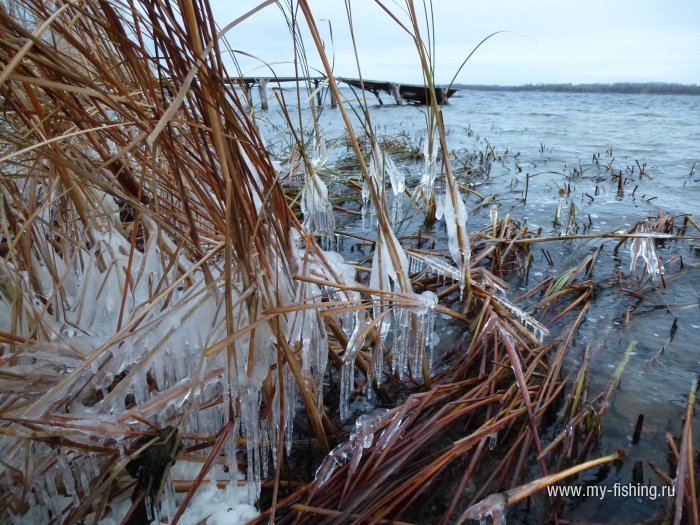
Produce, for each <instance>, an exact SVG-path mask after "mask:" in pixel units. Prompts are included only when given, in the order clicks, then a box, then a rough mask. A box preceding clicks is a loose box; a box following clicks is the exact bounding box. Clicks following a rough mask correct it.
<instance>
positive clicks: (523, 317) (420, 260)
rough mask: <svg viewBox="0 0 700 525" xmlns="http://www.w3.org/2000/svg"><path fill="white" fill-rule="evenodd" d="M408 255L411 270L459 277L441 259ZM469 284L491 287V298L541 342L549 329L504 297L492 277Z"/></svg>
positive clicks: (502, 291) (417, 254) (452, 277)
mask: <svg viewBox="0 0 700 525" xmlns="http://www.w3.org/2000/svg"><path fill="white" fill-rule="evenodd" d="M409 256H410V259H411V264H410V267H411V268H412V270H413V271H420V269H425V270H426V271H429V272H431V273H433V274H434V275H437V276H439V277H444V278H450V279H452V280H453V281H457V280H458V279H459V278H460V273H459V272H458V270H456V269H455V268H453V267H452V266H450V265H449V264H447V263H446V262H445V261H443V260H442V259H438V258H437V257H433V256H431V255H426V254H422V253H417V252H409ZM471 285H472V286H475V287H478V288H481V289H482V290H487V289H491V290H492V291H493V292H495V293H492V294H490V295H491V299H492V300H493V301H494V302H496V303H498V304H499V305H500V306H501V307H503V308H504V309H506V310H508V311H509V312H510V313H511V314H513V315H514V316H515V318H516V319H517V320H518V322H519V323H520V324H521V325H523V327H525V328H526V329H527V330H529V331H530V333H532V334H533V335H534V336H535V337H536V338H537V339H538V340H539V341H540V342H542V341H543V340H544V337H545V336H546V335H548V334H549V330H548V329H547V327H546V326H544V325H543V324H542V323H540V322H539V321H538V320H537V319H535V318H534V317H532V316H531V315H530V314H528V313H527V312H524V311H523V310H522V309H521V308H519V307H518V306H516V305H514V304H513V303H512V302H510V301H509V300H508V298H507V297H506V290H505V288H503V287H501V286H499V285H498V284H496V283H495V282H494V280H493V279H492V278H491V279H479V280H476V279H471Z"/></svg>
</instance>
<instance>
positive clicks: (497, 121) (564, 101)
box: [262, 91, 700, 523]
mask: <svg viewBox="0 0 700 525" xmlns="http://www.w3.org/2000/svg"><path fill="white" fill-rule="evenodd" d="M346 93H347V94H348V96H350V95H351V94H350V91H346ZM286 96H287V98H290V97H289V94H287V95H286ZM368 102H369V104H370V111H371V115H372V121H373V125H374V128H375V130H376V132H377V134H378V135H379V136H380V137H381V136H382V135H397V134H403V135H404V136H406V137H408V139H410V140H411V141H412V142H413V143H415V144H419V143H420V142H421V141H422V140H423V137H424V135H425V129H426V122H425V117H424V113H423V110H422V109H421V108H418V107H412V106H396V105H395V104H393V101H392V100H390V99H388V98H386V99H385V105H384V106H381V107H380V106H378V105H377V104H376V99H374V97H373V96H371V95H369V98H368ZM291 112H292V117H293V119H294V121H295V122H296V117H295V114H296V113H295V111H294V108H292V109H291ZM302 115H303V116H304V118H305V126H307V127H308V128H310V126H311V122H312V121H311V119H310V118H309V117H310V115H309V111H308V109H306V108H305V109H303V110H302ZM444 116H445V123H446V129H447V133H448V140H449V148H450V150H453V151H455V152H456V154H457V159H456V160H454V161H453V165H454V166H455V167H458V166H459V165H460V161H462V162H465V163H471V164H472V165H473V166H474V167H475V168H477V174H476V175H472V176H470V177H467V178H464V179H463V182H465V183H470V184H471V185H472V186H473V187H474V188H475V189H476V190H477V191H478V192H480V193H481V194H482V195H489V194H492V193H495V194H496V201H495V202H496V204H497V205H498V207H499V215H500V216H503V215H504V214H505V213H511V214H512V216H514V217H515V218H516V219H518V220H522V221H527V222H528V224H529V225H530V227H531V228H533V227H534V226H540V227H542V233H543V235H558V234H559V231H560V228H559V227H558V226H554V225H553V224H552V222H553V217H554V210H555V209H556V207H557V205H558V203H559V190H560V189H561V188H564V187H567V188H568V187H569V185H570V189H571V193H570V196H569V197H568V198H567V199H566V205H567V206H568V204H569V202H573V203H574V204H575V206H576V218H577V219H576V221H577V224H578V233H599V232H605V231H611V230H617V229H618V228H625V229H627V228H629V227H630V226H632V225H633V224H634V223H636V222H637V221H639V220H641V219H644V218H645V217H647V216H656V215H657V213H659V210H660V209H661V210H663V212H664V213H670V214H683V213H691V214H693V216H694V217H695V219H696V221H697V220H698V212H700V97H691V96H658V95H656V96H655V95H606V94H566V93H508V92H503V93H499V92H477V91H462V92H458V93H457V95H455V96H454V97H453V98H452V99H451V100H450V104H449V105H448V106H446V107H445V109H444ZM263 118H264V119H265V120H266V121H267V122H263V123H262V127H263V129H264V133H265V135H266V136H267V137H268V139H269V142H270V146H271V148H272V150H273V151H278V152H280V153H282V152H283V151H284V149H285V147H286V146H287V145H288V144H287V142H286V139H282V137H284V133H282V134H280V133H279V129H283V128H284V126H283V123H282V117H281V114H280V112H279V110H278V108H277V106H276V105H272V106H271V109H270V111H269V112H267V113H266V114H265V115H264V116H263ZM353 119H354V120H353V122H354V124H355V125H356V127H358V129H359V126H357V124H358V121H357V120H356V119H355V117H353ZM319 122H320V126H321V128H322V129H323V132H324V135H325V137H326V139H329V140H331V141H336V139H337V142H335V148H334V149H333V150H332V153H331V157H330V160H329V163H328V166H329V167H331V168H332V167H333V164H334V162H337V161H338V160H339V159H340V158H341V157H343V155H345V154H346V153H347V149H346V147H345V146H344V145H342V144H341V142H340V139H342V137H344V136H345V127H344V125H343V123H342V120H341V118H340V113H339V111H337V110H331V109H329V108H326V109H324V110H323V112H322V113H321V116H320V119H319ZM489 145H490V146H491V147H493V148H494V151H495V153H496V156H497V158H498V159H500V160H496V161H494V162H492V163H491V167H490V173H489V176H488V177H487V176H485V175H483V174H479V173H478V169H479V166H480V165H479V158H478V153H479V152H482V153H483V152H485V151H486V149H487V148H488V147H489ZM468 154H472V155H476V156H474V157H473V158H470V157H469V156H468ZM594 155H595V156H596V157H597V159H598V160H597V162H594ZM637 161H639V165H640V166H643V167H644V170H645V173H646V175H645V176H641V177H640V173H639V167H638V165H637ZM696 163H697V165H696ZM399 165H400V166H401V167H402V169H404V170H406V172H407V173H408V174H409V186H411V183H410V181H413V182H412V183H413V185H415V184H417V183H418V180H419V177H420V173H421V170H422V163H421V162H414V161H406V160H402V161H401V160H400V161H399ZM694 165H695V171H694V172H693V166H694ZM606 166H607V167H606ZM574 169H575V171H574ZM620 171H622V173H623V175H624V176H625V178H626V179H627V180H626V183H625V185H624V191H623V193H622V194H618V187H617V183H616V182H615V181H614V180H613V178H612V177H611V175H612V173H619V172H620ZM526 179H529V181H528V195H527V200H526V201H525V202H521V201H519V200H518V199H522V198H523V196H524V188H525V183H526ZM466 201H467V207H468V208H471V212H470V219H469V223H468V227H469V229H470V230H474V229H481V228H483V227H484V226H486V225H487V224H489V223H490V219H489V208H490V204H489V206H485V207H478V203H479V200H478V199H477V198H476V197H474V196H473V195H472V196H469V197H467V199H466ZM343 206H345V207H347V208H350V209H354V210H359V203H357V202H350V201H348V202H346V203H344V204H343ZM337 220H338V224H339V227H340V228H345V229H355V230H359V229H360V227H359V224H358V221H357V218H356V217H353V216H345V215H343V214H339V215H338V216H337ZM409 222H410V219H409ZM421 225H422V221H421V220H420V218H414V219H413V222H410V224H409V225H408V226H407V230H406V231H410V230H411V229H413V230H415V228H417V227H419V226H421ZM426 233H428V234H430V235H433V236H434V237H436V238H437V239H439V240H443V241H444V239H445V234H444V229H443V226H442V225H440V224H437V225H436V226H433V229H432V231H428V232H426ZM689 233H691V234H694V235H698V234H699V233H700V232H696V231H693V230H692V228H690V230H689ZM600 244H603V245H604V248H603V250H602V252H601V253H600V255H599V258H598V262H597V264H596V266H595V270H594V272H593V279H594V280H595V281H596V284H597V287H596V298H595V301H594V304H593V308H592V309H591V310H590V313H589V315H588V317H587V319H586V321H585V322H584V323H583V325H582V327H581V329H580V330H579V332H578V334H577V337H576V340H575V342H574V344H573V346H572V348H571V351H570V353H569V358H568V363H567V370H566V372H569V373H575V372H576V371H577V369H578V366H580V359H581V356H582V354H583V349H584V348H585V347H586V346H590V350H591V356H592V357H591V361H590V368H589V370H590V382H591V386H590V391H591V394H592V395H594V394H597V393H598V392H600V391H601V390H602V389H604V388H605V386H606V385H607V384H608V382H609V380H610V378H611V376H612V374H613V371H614V369H615V367H616V366H617V364H618V363H619V362H620V360H621V358H622V355H623V353H624V350H625V348H627V346H628V344H629V343H630V342H631V341H637V346H636V349H635V351H634V353H633V355H632V357H631V359H630V361H629V363H628V365H627V367H626V368H625V371H624V374H623V376H622V382H621V386H620V388H619V390H618V391H617V392H616V393H615V395H614V397H613V401H612V404H611V406H610V408H609V409H608V411H607V413H606V415H605V417H604V419H603V428H604V435H603V439H602V441H601V443H600V446H599V447H598V449H597V450H596V453H601V454H608V453H612V452H613V451H615V450H616V449H618V448H621V447H622V448H626V449H627V450H628V453H629V458H628V459H627V460H626V461H625V463H624V465H623V466H622V468H620V469H618V470H615V469H613V470H611V471H610V472H608V473H607V474H606V475H605V476H604V478H603V480H602V481H600V482H599V483H600V484H602V485H605V486H607V487H610V488H611V490H612V487H613V486H614V485H615V483H622V484H627V483H629V482H631V481H632V468H633V466H634V463H635V461H640V460H641V461H643V464H644V479H645V480H646V481H647V482H648V483H649V484H651V485H657V486H659V487H660V486H661V485H662V482H661V481H660V480H659V479H657V477H656V475H655V474H654V473H653V472H652V471H651V469H650V468H649V465H648V463H649V462H653V463H655V464H656V465H658V466H659V467H660V468H661V469H662V470H666V471H668V470H669V468H670V467H669V465H668V461H667V446H666V443H665V435H666V433H670V434H672V435H673V436H675V437H677V438H679V437H680V433H681V429H682V425H683V417H684V412H685V406H686V400H687V398H688V393H689V390H690V387H691V383H692V380H693V379H694V378H695V377H697V376H698V375H699V374H700V346H699V345H698V336H699V335H700V309H699V307H698V304H699V301H700V241H683V242H678V241H667V242H665V243H663V244H659V245H658V246H657V248H658V250H659V255H660V256H661V257H662V258H663V260H664V261H668V260H671V259H673V258H676V257H677V256H680V257H681V258H682V261H681V260H679V259H677V258H676V259H675V260H674V261H673V262H671V263H668V264H667V265H666V275H667V277H671V276H675V275H677V277H675V278H673V279H669V280H668V282H667V288H666V289H665V290H663V291H661V292H653V293H651V294H650V295H649V296H647V297H646V298H645V299H644V300H639V299H637V298H635V297H634V296H631V295H629V294H626V293H624V292H622V291H621V290H620V289H619V288H618V287H617V286H616V285H615V284H614V283H613V279H614V277H615V276H616V275H617V273H618V272H620V271H621V272H624V273H625V274H628V273H629V271H630V267H629V265H630V256H629V242H628V243H627V244H626V245H624V246H623V247H622V248H621V250H620V252H619V255H618V256H616V255H615V254H614V253H613V248H614V246H615V244H616V241H610V240H608V241H601V240H598V239H596V240H580V241H566V242H556V243H550V244H541V245H535V247H534V248H533V255H534V259H535V260H534V263H533V266H532V268H531V269H530V273H529V276H528V279H526V280H521V279H520V278H518V277H517V276H516V277H514V278H513V279H511V281H510V284H511V295H513V296H515V295H518V294H519V293H520V292H522V291H524V290H526V289H528V288H529V287H531V286H533V285H534V284H536V283H537V282H538V281H540V280H541V279H542V278H544V277H545V276H547V275H555V274H558V273H560V272H561V271H562V270H565V269H567V268H569V267H572V266H574V265H576V264H577V263H578V262H579V261H581V259H583V257H585V256H586V255H588V254H589V253H591V252H592V251H593V250H594V249H595V247H597V246H599V245H600ZM542 248H544V249H546V250H547V251H548V253H549V254H550V255H551V256H552V259H553V261H554V264H553V265H549V263H548V262H547V260H546V259H545V257H544V256H543V254H542V252H541V249H542ZM344 249H345V253H344V255H346V256H348V257H349V258H353V257H354V258H355V259H356V260H357V259H358V258H359V257H360V255H358V253H361V252H358V251H354V252H353V253H350V252H349V251H348V244H345V245H344ZM674 320H675V321H676V323H677V331H676V332H675V334H674V337H673V339H672V341H670V342H669V336H670V333H671V327H672V325H673V323H674ZM450 330H452V328H450V326H449V325H446V326H444V327H443V333H442V334H441V336H442V341H443V344H446V343H447V342H448V341H451V340H453V339H454V334H449V333H447V332H448V331H450ZM662 346H665V351H664V352H663V354H661V355H659V356H658V360H657V362H656V364H651V363H650V359H651V358H652V356H654V355H655V354H657V352H659V350H660V349H661V348H662ZM639 414H643V415H644V418H645V419H644V429H643V432H642V436H641V440H640V442H639V443H638V444H632V433H633V429H634V425H635V422H636V420H637V416H638V415H639ZM554 430H555V429H551V431H552V432H553V431H554ZM695 434H696V435H700V425H695ZM533 472H535V471H533ZM535 473H536V472H535ZM596 474H598V472H588V473H586V474H584V475H583V476H582V478H583V479H584V480H586V479H589V480H592V479H593V478H594V477H595V476H596ZM668 503H669V500H668V499H664V498H657V499H656V500H652V499H650V498H643V497H640V498H633V497H629V498H622V497H615V496H613V495H611V494H608V496H607V497H606V498H605V499H603V500H599V499H596V498H588V499H581V500H576V501H572V502H570V504H569V505H568V506H567V507H566V509H565V510H564V512H563V513H562V517H564V518H566V519H569V520H574V521H576V520H584V521H591V522H596V523H639V522H641V521H643V520H646V519H648V518H650V517H652V516H654V515H656V514H658V513H659V512H661V511H662V510H663V508H664V506H665V505H667V504H668ZM514 514H515V515H514ZM509 518H510V519H512V518H516V520H515V521H516V522H527V521H528V519H531V518H533V516H531V517H529V518H528V517H525V516H517V510H516V512H514V513H511V515H510V516H509ZM520 518H522V519H520Z"/></svg>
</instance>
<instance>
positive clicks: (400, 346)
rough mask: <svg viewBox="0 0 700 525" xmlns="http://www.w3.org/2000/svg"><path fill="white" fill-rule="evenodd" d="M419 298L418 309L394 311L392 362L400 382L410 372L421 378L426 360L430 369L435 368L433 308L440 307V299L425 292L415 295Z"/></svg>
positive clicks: (398, 309)
mask: <svg viewBox="0 0 700 525" xmlns="http://www.w3.org/2000/svg"><path fill="white" fill-rule="evenodd" d="M416 299H417V302H418V306H416V307H415V308H397V309H395V310H394V326H395V329H394V344H393V348H392V359H393V360H392V363H393V371H394V373H395V374H398V376H399V378H401V379H402V378H403V377H405V376H406V375H407V374H408V373H409V370H410V371H411V373H412V375H413V376H414V377H418V376H420V375H421V374H422V371H423V358H424V357H425V360H426V365H427V367H428V370H430V369H431V367H432V355H433V334H434V330H435V316H434V309H435V306H437V296H436V295H435V294H434V293H433V292H429V291H426V292H423V294H421V295H419V296H416Z"/></svg>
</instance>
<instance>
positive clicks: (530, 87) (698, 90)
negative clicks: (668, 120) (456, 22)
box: [454, 82, 700, 95]
mask: <svg viewBox="0 0 700 525" xmlns="http://www.w3.org/2000/svg"><path fill="white" fill-rule="evenodd" d="M454 87H455V88H457V89H462V90H473V91H549V92H555V93H620V94H624V95H634V94H651V95H700V85H697V84H674V83H668V82H643V83H640V82H616V83H614V84H523V85H520V86H496V85H480V84H470V85H466V84H455V85H454Z"/></svg>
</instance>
